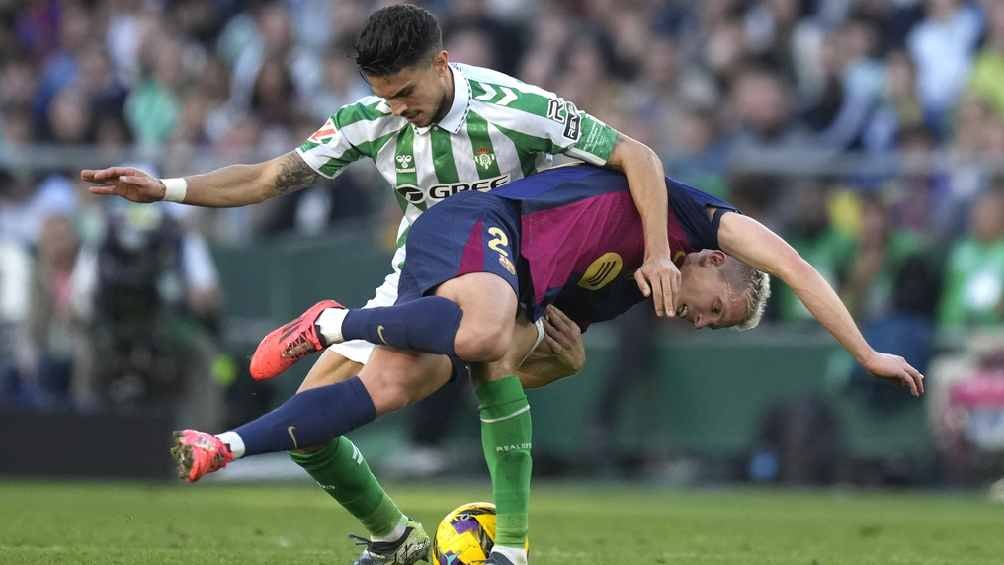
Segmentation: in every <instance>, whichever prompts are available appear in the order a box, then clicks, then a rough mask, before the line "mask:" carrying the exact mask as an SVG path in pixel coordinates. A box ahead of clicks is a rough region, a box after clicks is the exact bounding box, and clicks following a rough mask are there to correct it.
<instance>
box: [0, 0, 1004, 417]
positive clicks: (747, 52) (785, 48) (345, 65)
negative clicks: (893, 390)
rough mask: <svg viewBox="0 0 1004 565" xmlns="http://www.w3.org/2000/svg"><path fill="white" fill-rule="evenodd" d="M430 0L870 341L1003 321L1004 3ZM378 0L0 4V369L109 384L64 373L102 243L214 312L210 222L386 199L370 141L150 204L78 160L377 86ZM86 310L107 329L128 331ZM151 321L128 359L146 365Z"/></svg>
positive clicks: (148, 150) (318, 105) (190, 142)
mask: <svg viewBox="0 0 1004 565" xmlns="http://www.w3.org/2000/svg"><path fill="white" fill-rule="evenodd" d="M419 3H420V4H421V5H423V6H425V7H426V8H428V9H430V10H431V11H433V12H434V13H436V14H437V15H438V16H439V17H440V20H441V22H442V24H443V28H444V33H445V41H446V48H447V49H448V51H449V52H450V59H451V60H452V61H458V62H463V63H468V64H472V65H479V66H485V67H492V68H495V69H498V70H501V71H503V72H506V73H509V74H512V75H514V76H516V77H518V78H520V79H522V80H524V81H526V82H529V83H533V84H536V85H539V86H541V87H544V88H546V89H548V90H552V91H554V92H556V93H558V94H559V95H561V96H562V97H564V98H568V99H571V100H574V101H575V102H576V104H577V105H578V106H579V107H580V108H582V109H585V110H587V111H589V112H590V113H592V114H594V115H596V116H598V117H600V118H601V119H603V120H605V121H607V122H609V123H611V124H612V125H614V126H616V127H618V128H619V129H621V130H622V131H624V132H626V133H628V134H629V135H631V136H633V137H635V138H637V139H640V140H641V141H643V142H645V143H647V144H648V145H649V146H651V147H653V148H654V149H655V150H656V151H657V152H659V154H660V155H662V156H663V158H664V160H665V163H666V170H667V173H668V174H669V175H671V176H674V177H676V178H678V179H680V180H683V181H686V182H689V183H691V184H695V185H697V186H699V187H701V188H703V189H704V190H707V191H709V192H714V193H717V194H719V195H722V196H724V197H726V198H729V199H731V200H732V201H733V202H735V203H736V204H738V205H739V206H740V207H741V208H742V209H743V210H744V211H745V212H747V213H748V214H751V215H753V216H755V217H757V218H758V219H760V220H761V221H763V222H764V223H766V224H768V225H769V226H771V227H772V228H774V229H776V230H777V231H779V232H780V233H782V234H783V235H784V236H785V237H786V238H788V239H789V241H791V242H792V244H793V245H794V246H795V247H796V248H797V249H798V250H799V252H800V253H802V255H803V256H804V257H806V258H807V259H808V260H809V261H810V262H812V263H813V264H814V265H815V266H816V267H817V268H818V269H819V270H820V271H821V272H822V273H823V274H824V275H825V276H826V277H827V278H828V279H829V280H830V281H831V283H832V284H833V285H834V286H835V287H836V288H837V289H838V291H839V292H840V294H841V295H842V297H843V298H844V299H845V301H846V302H847V303H848V305H849V306H850V308H851V310H852V312H853V313H854V314H855V316H856V317H857V318H858V319H859V320H860V321H861V322H862V324H863V326H864V329H865V332H866V333H867V334H868V335H869V337H870V338H871V339H872V340H873V341H875V342H876V343H878V344H882V343H895V344H899V345H900V349H902V344H904V343H906V344H908V347H907V349H909V351H904V353H906V354H907V355H908V356H909V357H911V359H912V360H914V363H915V364H918V365H920V366H922V367H924V366H927V364H928V361H929V360H930V359H931V358H932V356H933V354H934V352H935V350H936V343H935V341H936V340H935V338H936V336H938V335H946V334H950V333H952V332H955V331H970V330H972V329H974V328H983V329H989V330H992V329H993V328H994V327H997V326H999V325H1000V324H1001V322H1002V320H1004V180H1002V179H1004V170H1002V167H1004V166H1002V165H1001V162H1002V161H1001V160H1000V159H999V157H1000V155H1001V154H1002V152H1004V2H999V1H994V0H984V1H976V0H826V1H824V0H707V1H702V2H689V1H682V0H551V1H539V2H538V1H535V0H431V1H428V2H419ZM384 4H386V2H378V1H372V0H330V1H329V0H284V1H273V2H266V1H239V0H210V1H204V0H30V1H27V2H5V3H0V20H2V25H0V258H2V259H0V321H2V323H0V331H2V332H5V333H4V340H3V343H4V345H5V348H7V349H8V350H7V351H2V352H0V359H3V360H9V362H7V363H4V362H0V371H6V372H7V373H8V375H13V374H14V373H15V372H19V373H20V374H22V375H23V374H27V373H31V374H33V375H36V376H37V378H35V379H34V380H33V381H32V382H34V383H36V385H35V386H36V387H37V388H40V389H44V390H48V391H50V392H52V391H55V392H54V393H53V394H55V396H56V397H60V398H62V400H63V401H70V398H71V397H72V398H74V399H75V401H76V402H82V401H83V400H84V399H87V398H91V397H93V395H94V387H93V386H92V387H90V388H91V390H90V392H87V391H86V390H85V391H84V392H79V393H74V392H71V391H72V390H73V389H74V388H75V387H78V388H79V386H80V385H79V381H80V379H74V378H71V377H70V375H72V374H74V373H76V372H79V371H80V365H81V364H83V365H85V366H93V365H94V361H93V359H92V360H90V361H86V360H85V361H82V360H81V357H80V355H79V354H80V352H81V351H92V352H93V351H95V350H98V351H100V349H96V348H97V346H95V345H94V344H93V343H90V344H86V345H83V346H82V345H81V344H80V343H79V340H76V343H75V340H74V339H72V337H71V336H72V335H73V334H74V328H75V327H81V326H83V327H91V328H94V327H98V326H101V325H102V324H100V323H98V318H99V317H100V316H101V315H108V314H107V313H108V312H110V311H112V310H114V309H112V310H109V308H106V307H102V306H101V305H100V304H99V303H100V301H101V300H104V299H106V298H103V296H105V295H106V294H107V295H109V296H111V297H112V298H114V299H116V300H118V299H121V300H126V298H124V297H127V296H129V293H128V292H126V291H111V292H108V289H109V288H111V287H112V286H113V285H114V284H123V285H125V286H126V287H128V286H129V283H128V281H127V282H122V281H120V280H119V279H121V278H125V279H128V278H129V276H130V275H129V274H126V273H125V271H127V270H128V269H127V268H125V267H122V268H119V269H118V270H116V267H115V263H114V260H113V259H109V258H108V257H109V256H111V257H122V256H125V255H128V254H129V253H130V252H135V250H137V249H140V248H143V246H148V245H150V241H154V240H156V241H159V242H161V245H160V248H162V250H163V251H162V253H161V254H160V255H159V257H160V262H159V263H157V264H154V265H148V266H145V267H143V268H146V269H148V270H149V271H150V272H151V273H152V272H156V273H157V276H156V277H154V278H156V279H157V281H158V282H157V283H156V284H155V285H153V286H152V287H151V288H146V289H136V288H133V289H132V291H134V292H140V293H141V292H149V293H152V294H151V295H150V296H155V297H157V298H156V299H157V300H159V301H161V302H163V303H164V304H165V305H168V306H170V308H166V309H165V310H164V311H165V312H168V311H170V312H176V313H177V312H181V313H183V315H181V317H180V319H183V320H189V321H194V326H193V327H198V328H200V329H199V330H198V331H200V332H204V333H205V334H207V335H211V334H213V327H214V325H215V324H214V322H213V321H212V320H213V319H214V317H215V316H216V314H215V312H216V311H217V309H218V301H219V298H218V295H219V290H218V288H217V286H218V285H217V281H216V274H215V270H214V267H213V265H212V261H211V260H210V259H209V254H208V253H207V252H206V249H207V246H208V245H212V244H214V243H227V244H249V243H250V242H253V241H256V240H259V239H260V238H263V237H270V236H275V235H279V234H292V235H293V236H294V237H295V236H299V237H304V236H312V235H316V234H319V233H323V232H326V231H330V230H337V229H338V227H339V225H344V224H342V223H341V222H342V221H343V220H346V219H349V218H367V219H369V220H370V224H371V225H384V224H388V223H389V224H393V223H395V222H396V220H397V218H398V217H399V216H397V215H395V212H394V211H393V206H394V205H393V204H392V200H393V199H392V198H389V197H388V194H389V190H387V187H385V186H383V185H382V181H380V180H379V178H378V177H376V176H375V175H374V174H373V172H372V168H371V167H368V166H366V165H357V166H354V167H352V168H351V169H350V171H349V172H348V173H346V174H345V175H343V176H342V177H340V178H339V179H338V180H337V181H336V182H334V183H324V184H320V185H318V186H315V187H311V188H309V189H307V190H304V191H301V192H298V193H295V194H293V195H290V196H287V197H285V198H281V199H276V200H274V201H271V202H268V203H266V204H264V205H261V206H256V207H252V208H248V209H236V210H224V211H219V210H213V211H208V210H201V209H192V208H186V207H180V206H163V207H159V208H158V209H157V211H156V212H150V213H140V212H136V211H135V210H133V209H131V208H130V207H129V206H125V205H122V204H121V203H120V202H111V201H99V200H97V199H95V198H93V197H91V196H89V195H88V194H87V192H86V190H84V189H83V188H82V187H81V185H80V184H79V183H78V182H77V181H76V180H75V179H76V175H77V173H78V170H79V169H80V168H85V167H86V168H98V167H102V166H106V165H111V164H132V165H137V166H140V167H143V168H146V169H147V170H150V171H151V172H153V173H155V174H158V175H160V176H182V175H185V174H192V173H196V172H201V171H204V170H207V169H210V168H214V167H217V166H222V165H224V164H228V163H233V162H249V161H256V160H261V159H265V158H270V157H273V156H275V155H278V154H281V153H284V152H286V151H289V150H290V149H292V148H294V147H295V146H297V145H298V144H299V143H300V141H301V140H303V139H304V138H305V137H306V136H308V135H309V134H310V132H312V131H314V130H315V129H316V128H317V127H318V126H319V125H320V124H321V123H323V122H324V120H325V119H326V117H327V116H328V115H329V114H331V113H333V112H334V111H335V110H336V109H337V108H338V107H339V106H340V105H342V104H345V103H348V102H351V101H354V100H356V99H358V98H360V97H362V96H365V95H368V93H369V92H368V89H367V86H366V84H365V82H364V81H363V80H362V79H361V78H360V76H359V74H358V73H357V72H356V70H355V68H354V65H353V60H352V44H353V41H354V38H355V36H356V34H357V32H358V30H359V29H360V28H361V26H362V24H363V22H364V20H365V18H366V17H367V15H368V14H369V13H370V12H371V11H372V10H374V9H376V8H378V7H380V6H382V5H384ZM82 148H83V149H82ZM42 156H49V157H52V156H55V157H54V158H48V159H43V158H42ZM124 158H128V159H130V160H129V161H128V162H123V159H124ZM374 219H378V220H380V221H378V222H377V221H372V220H374ZM151 238H152V239H151ZM116 254H118V255H116ZM133 275H136V274H135V273H133ZM136 276H137V277H138V276H139V275H136ZM137 284H138V283H137ZM134 286H136V285H134ZM775 296H776V297H777V298H776V300H774V301H773V306H772V311H771V312H770V319H772V320H774V321H784V322H788V323H791V324H802V323H805V322H807V320H808V313H807V312H806V311H805V309H804V308H802V307H801V305H800V304H799V303H798V302H797V300H796V299H795V298H794V296H793V295H792V294H791V293H790V292H788V291H786V290H785V289H784V288H778V289H776V290H775ZM136 300H153V299H151V298H149V297H147V298H136ZM122 308H123V310H122V311H123V312H128V311H129V308H128V307H127V306H122ZM148 315H149V316H153V315H155V314H148ZM140 322H141V323H142V322H143V320H140ZM129 323H133V322H129ZM125 327H128V326H125ZM25 328H27V331H21V330H24V329H25ZM78 333H79V332H78ZM85 333H86V335H87V336H88V337H87V339H88V340H91V341H93V340H99V341H100V340H104V341H103V342H102V343H106V344H110V343H112V342H113V341H114V340H115V339H125V338H126V337H128V336H130V335H134V333H135V332H130V331H124V334H123V335H122V336H119V337H118V338H116V337H115V336H100V335H97V334H94V333H90V332H85ZM153 341H157V342H158V343H165V342H164V341H161V340H153ZM195 341H198V340H195ZM148 345H149V347H148V348H147V349H150V350H149V351H146V353H144V354H143V355H146V356H147V357H148V358H147V360H146V361H143V355H139V354H137V355H136V356H133V357H135V358H134V359H133V360H132V361H130V362H131V363H133V364H138V365H142V364H143V363H147V364H150V363H153V364H155V365H156V364H157V363H154V362H152V361H150V359H156V358H157V357H156V356H157V355H158V353H157V352H156V351H155V349H156V348H152V345H150V344H148ZM106 346H107V347H109V348H114V347H119V346H112V345H106ZM122 347H124V346H122ZM120 349H121V347H120ZM95 356H96V357H98V358H100V357H101V355H100V354H98V355H94V354H92V355H91V357H95ZM151 356H152V357H151ZM205 356H206V357H207V358H208V357H211V356H212V354H211V353H210V352H206V353H205ZM94 372H95V371H94V369H91V370H90V373H92V374H91V376H90V377H89V378H85V379H83V382H93V381H94V380H95V379H96V378H97V377H94V375H93V374H94ZM119 372H120V373H121V371H119ZM12 378H13V377H9V376H8V377H4V380H3V381H0V382H3V383H8V384H6V385H4V386H7V387H8V389H10V386H11V385H9V383H10V382H13V381H12V380H11V379H12ZM22 381H23V379H22ZM98 381H100V379H98ZM67 383H70V384H67ZM73 383H76V384H73ZM129 386H130V385H129V383H117V384H115V386H114V387H113V389H114V390H113V391H112V392H105V393H103V394H104V395H105V396H109V395H110V396H111V397H114V396H115V395H120V396H123V395H124V396H126V397H127V396H128V395H129V394H130V390H131V389H129ZM82 388H83V389H87V388H88V387H86V386H85V387H82ZM99 388H100V387H99ZM23 392H24V391H22V393H23ZM13 394H14V393H12V392H10V390H8V391H7V394H6V395H4V394H0V400H2V399H4V398H8V399H9V398H12V395H13ZM32 394H34V395H35V397H36V398H38V397H47V396H46V393H44V391H43V392H36V393H32ZM946 394H947V393H946ZM60 395H62V396H60ZM29 396H30V395H29ZM50 396H51V395H50Z"/></svg>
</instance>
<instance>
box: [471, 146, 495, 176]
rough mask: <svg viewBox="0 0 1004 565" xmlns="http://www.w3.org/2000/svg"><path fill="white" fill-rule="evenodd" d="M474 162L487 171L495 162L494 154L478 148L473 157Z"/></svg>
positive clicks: (485, 148) (489, 150) (483, 148)
mask: <svg viewBox="0 0 1004 565" xmlns="http://www.w3.org/2000/svg"><path fill="white" fill-rule="evenodd" d="M474 162H475V163H476V164H477V165H478V166H479V167H481V168H482V169H484V170H486V171H487V170H488V169H489V168H490V167H491V166H492V163H494V162H495V154H494V153H492V150H491V149H489V148H487V147H480V148H478V150H477V151H476V154H475V155H474Z"/></svg>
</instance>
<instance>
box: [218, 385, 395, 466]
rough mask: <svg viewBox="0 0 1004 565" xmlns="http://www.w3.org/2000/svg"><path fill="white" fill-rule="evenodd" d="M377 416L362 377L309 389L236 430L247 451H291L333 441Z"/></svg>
mask: <svg viewBox="0 0 1004 565" xmlns="http://www.w3.org/2000/svg"><path fill="white" fill-rule="evenodd" d="M374 419H376V408H374V406H373V398H371V397H370V393H369V391H367V390H366V387H365V386H363V382H362V381H361V380H359V377H352V378H351V379H349V380H347V381H344V382H340V383H336V384H333V385H327V386H322V387H318V388H312V389H310V390H305V391H303V392H301V393H299V394H296V395H293V397H292V398H290V399H289V400H287V401H286V402H284V403H283V404H282V406H279V407H278V408H276V409H275V410H273V411H271V412H269V413H268V414H265V415H264V416H262V417H260V418H258V419H257V420H253V421H251V422H248V423H247V424H244V425H243V426H241V427H239V428H237V429H235V430H234V432H236V433H237V435H239V436H241V439H242V440H244V455H245V456H248V455H257V454H259V453H272V452H275V451H289V450H290V449H299V448H301V447H309V446H312V445H318V444H321V443H325V442H327V441H330V440H331V439H332V438H335V437H338V436H340V435H344V434H346V433H348V432H350V431H352V430H354V429H356V428H358V427H360V426H363V425H365V424H368V423H370V422H372V421H373V420H374Z"/></svg>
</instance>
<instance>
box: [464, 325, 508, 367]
mask: <svg viewBox="0 0 1004 565" xmlns="http://www.w3.org/2000/svg"><path fill="white" fill-rule="evenodd" d="M507 330H509V331H507ZM511 344H512V331H511V329H509V328H503V327H499V326H492V325H483V326H481V327H469V328H461V331H459V332H457V339H456V342H455V343H454V350H455V351H456V352H457V356H458V357H460V358H461V359H463V360H464V361H469V362H472V363H473V362H489V361H498V360H500V359H502V358H503V357H504V356H505V354H506V352H508V351H509V347H510V345H511Z"/></svg>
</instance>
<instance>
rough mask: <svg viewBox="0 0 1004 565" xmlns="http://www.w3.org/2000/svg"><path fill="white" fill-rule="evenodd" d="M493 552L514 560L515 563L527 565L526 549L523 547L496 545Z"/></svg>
mask: <svg viewBox="0 0 1004 565" xmlns="http://www.w3.org/2000/svg"><path fill="white" fill-rule="evenodd" d="M492 553H499V554H501V555H502V556H503V557H505V558H506V559H508V560H509V561H512V563H513V565H526V549H524V548H522V547H509V546H505V545H496V546H495V547H493V548H492Z"/></svg>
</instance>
